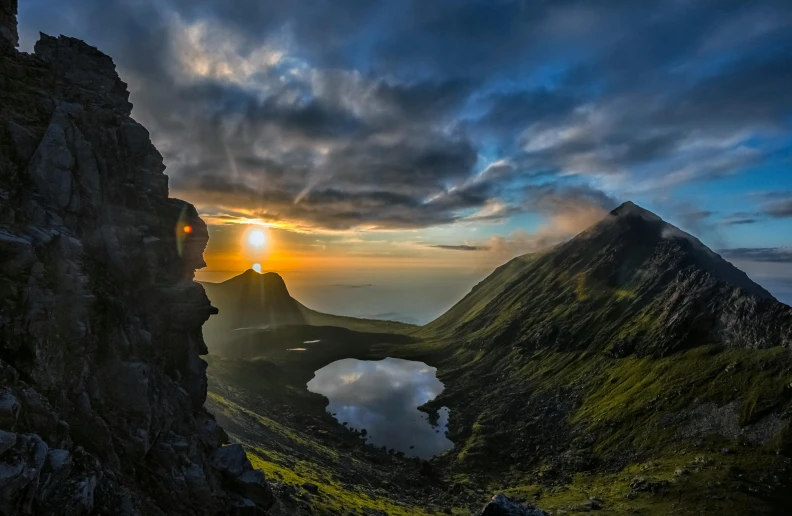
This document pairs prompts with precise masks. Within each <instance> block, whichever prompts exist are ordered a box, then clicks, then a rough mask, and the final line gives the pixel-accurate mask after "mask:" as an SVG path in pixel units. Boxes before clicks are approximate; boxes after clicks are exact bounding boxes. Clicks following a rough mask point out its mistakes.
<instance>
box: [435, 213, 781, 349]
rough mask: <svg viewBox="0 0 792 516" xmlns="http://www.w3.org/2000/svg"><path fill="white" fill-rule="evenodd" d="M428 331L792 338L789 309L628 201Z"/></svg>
mask: <svg viewBox="0 0 792 516" xmlns="http://www.w3.org/2000/svg"><path fill="white" fill-rule="evenodd" d="M422 334H423V335H432V334H440V335H449V336H452V337H458V338H461V339H463V340H465V341H470V342H477V343H481V345H483V346H497V345H499V344H503V343H507V344H509V345H516V346H520V347H523V348H526V349H554V350H572V349H576V350H586V349H589V350H595V351H598V352H608V353H611V354H613V355H615V356H626V355H628V354H631V353H637V354H639V355H646V354H653V355H665V354H668V353H671V352H674V351H678V350H681V349H688V348H691V347H694V346H697V345H702V344H723V345H726V346H733V347H742V348H771V347H774V346H788V345H790V344H792V309H790V307H788V306H786V305H784V304H782V303H780V302H778V301H776V300H775V299H774V298H773V297H772V296H771V295H770V293H769V292H767V291H766V290H765V289H763V288H762V287H760V286H759V285H757V284H756V283H754V282H753V281H751V280H750V279H749V278H748V276H746V275H745V273H743V272H742V271H740V270H739V269H737V268H736V267H734V266H733V265H731V264H730V263H729V262H727V261H726V260H724V259H723V258H721V257H720V256H718V255H717V254H716V253H714V252H713V251H711V250H710V249H708V248H707V247H706V246H705V245H704V244H702V243H701V242H700V241H699V240H698V239H696V238H695V237H693V236H691V235H689V234H688V233H685V232H684V231H682V230H680V229H678V228H676V227H674V226H672V225H671V224H668V223H667V222H665V221H663V220H662V219H661V218H659V217H658V216H656V215H655V214H653V213H651V212H649V211H647V210H645V209H643V208H640V207H639V206H636V205H635V204H633V203H631V202H627V203H625V204H623V205H622V206H620V207H618V208H617V209H615V210H613V211H612V212H611V213H610V214H609V215H608V216H606V217H605V218H604V219H603V220H602V221H601V222H599V223H597V224H595V225H594V226H592V227H591V228H589V229H587V230H585V231H583V232H582V233H581V234H579V235H578V236H577V237H575V238H573V239H572V240H570V241H568V242H566V243H564V244H561V245H559V246H557V247H555V248H553V249H551V250H549V251H547V252H545V253H542V254H532V255H526V256H523V257H520V258H516V259H515V260H512V261H511V262H509V263H508V264H506V265H504V266H502V267H500V268H499V269H497V270H496V271H495V272H494V273H493V274H492V275H491V276H489V277H488V278H487V279H485V280H484V281H483V282H481V283H480V284H479V285H477V286H476V287H475V288H474V289H473V291H472V292H471V293H470V294H469V295H468V296H466V297H465V298H464V299H462V301H460V302H459V303H458V304H457V305H455V306H454V307H453V308H451V310H449V311H448V312H447V313H446V314H444V315H443V316H441V317H440V318H438V319H437V320H435V321H433V322H432V323H430V324H429V325H427V327H426V328H424V330H423V331H422Z"/></svg>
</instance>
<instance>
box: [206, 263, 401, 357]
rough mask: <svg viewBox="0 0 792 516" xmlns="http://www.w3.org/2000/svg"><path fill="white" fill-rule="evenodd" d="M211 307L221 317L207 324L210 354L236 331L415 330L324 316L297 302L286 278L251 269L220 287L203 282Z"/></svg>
mask: <svg viewBox="0 0 792 516" xmlns="http://www.w3.org/2000/svg"><path fill="white" fill-rule="evenodd" d="M202 285H203V287H204V289H205V290H206V294H207V296H208V297H209V299H210V301H211V302H212V305H214V306H215V307H217V308H218V309H219V311H220V313H219V314H218V315H217V316H215V317H212V318H211V319H209V321H208V322H207V323H206V324H204V327H203V332H204V338H205V340H206V342H207V345H208V346H209V349H210V350H213V349H216V348H217V346H216V345H218V344H221V343H227V342H229V341H231V340H234V339H235V338H236V335H235V334H233V333H231V332H235V333H237V332H236V330H257V329H258V330H265V329H274V328H279V327H283V326H302V325H309V326H336V327H340V328H346V329H349V330H353V331H364V332H371V331H376V332H390V333H406V332H410V331H413V330H414V329H415V328H416V327H415V326H413V325H411V324H406V323H400V322H395V321H383V320H374V319H361V318H355V317H345V316H340V315H332V314H325V313H321V312H317V311H316V310H312V309H310V308H308V307H306V306H305V305H303V304H302V303H300V302H299V301H297V300H296V299H294V298H293V297H292V296H291V294H289V290H288V288H287V287H286V283H285V282H284V281H283V278H282V277H281V276H280V275H279V274H277V273H275V272H265V273H258V272H256V271H254V270H252V269H248V270H247V271H245V272H243V273H242V274H240V275H238V276H235V277H233V278H231V279H228V280H226V281H223V282H221V283H209V282H202Z"/></svg>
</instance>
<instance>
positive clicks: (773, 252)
mask: <svg viewBox="0 0 792 516" xmlns="http://www.w3.org/2000/svg"><path fill="white" fill-rule="evenodd" d="M718 252H719V253H721V254H722V255H723V256H724V257H726V258H728V259H729V260H748V261H755V262H775V263H792V247H764V248H737V249H721V250H720V251H718Z"/></svg>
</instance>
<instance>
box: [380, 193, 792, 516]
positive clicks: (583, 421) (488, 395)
mask: <svg viewBox="0 0 792 516" xmlns="http://www.w3.org/2000/svg"><path fill="white" fill-rule="evenodd" d="M513 267H514V268H515V269H516V273H515V274H513V275H511V277H510V278H509V279H508V280H507V281H505V282H504V281H501V280H500V278H499V276H501V275H502V274H503V271H502V270H499V271H496V272H495V273H494V274H493V277H491V278H488V279H487V280H485V281H484V282H482V283H481V285H480V286H479V287H477V288H476V289H474V290H473V292H471V294H470V295H469V296H468V298H466V299H464V300H462V301H461V302H460V303H458V304H457V305H456V306H455V307H454V308H453V309H452V310H451V311H449V313H448V314H446V315H444V316H443V317H441V318H440V319H438V320H437V321H435V322H434V323H432V324H430V325H429V326H428V327H427V328H425V329H424V330H422V332H421V333H420V335H421V336H423V337H424V339H423V340H422V341H421V342H416V343H412V344H408V345H405V346H399V347H395V346H394V347H392V348H391V349H390V350H383V351H382V352H383V353H386V354H387V353H390V354H393V355H396V356H401V357H404V358H407V357H410V358H420V359H422V360H424V361H427V362H428V363H429V364H430V365H433V366H436V367H438V370H439V376H440V379H441V380H442V381H443V382H444V384H445V386H446V389H445V391H444V392H443V393H442V394H441V395H440V396H439V397H438V398H437V399H436V400H433V401H432V402H430V403H429V404H428V406H427V409H428V410H432V409H434V408H437V407H440V406H448V407H450V408H451V433H450V438H451V439H452V440H453V441H454V442H455V444H456V446H455V448H454V449H453V450H452V451H451V452H449V453H448V454H446V455H445V456H444V457H443V459H442V461H443V464H444V468H445V469H444V471H445V474H446V475H447V477H448V478H456V479H458V480H459V481H460V482H463V483H469V484H470V485H481V484H488V485H490V487H491V488H492V489H506V490H507V492H509V493H511V494H518V495H521V496H524V497H527V498H531V499H533V500H534V501H536V502H537V503H538V504H540V505H541V506H542V507H543V508H544V509H552V510H558V511H569V510H587V509H591V507H592V501H591V498H592V497H595V498H596V501H595V502H593V503H594V505H598V506H600V505H601V506H603V508H604V509H607V511H608V513H609V514H632V513H638V514H657V515H661V514H720V513H730V512H731V513H737V512H739V511H741V510H750V511H753V512H754V513H757V514H787V511H788V510H789V509H790V508H791V507H792V498H790V495H789V494H788V493H789V491H788V488H789V487H790V480H789V479H790V474H789V473H790V471H791V470H790V458H789V457H790V455H791V454H792V448H791V447H790V435H792V434H790V414H792V387H790V386H792V357H791V356H790V352H789V349H788V346H789V343H790V338H791V337H792V335H791V334H790V330H791V329H792V326H791V325H790V324H791V323H792V310H791V309H790V308H789V307H787V306H786V305H783V304H781V303H779V302H777V301H776V300H775V299H773V298H772V296H770V294H768V293H767V292H766V291H765V290H764V289H762V288H761V287H759V286H758V285H756V284H754V283H752V282H751V281H750V280H749V279H748V278H747V277H746V276H745V275H744V274H743V273H742V272H741V271H739V270H737V269H736V268H734V267H733V266H731V264H729V263H728V262H726V261H724V260H722V259H721V258H720V257H718V256H717V255H716V254H715V253H713V252H712V251H710V250H708V249H707V248H706V247H705V246H704V245H703V244H701V243H700V242H699V241H698V240H696V239H695V238H693V237H691V236H690V235H687V234H685V233H683V232H681V231H680V230H678V229H677V228H674V227H673V226H671V225H669V224H666V223H665V222H663V221H662V220H661V219H659V218H658V217H656V216H655V215H654V214H651V213H649V212H647V211H645V210H642V209H641V208H638V207H637V206H635V205H632V204H627V205H624V206H622V207H620V208H619V209H617V210H615V211H614V212H613V213H612V214H611V215H610V216H609V217H608V218H606V219H605V220H604V221H602V222H601V223H599V224H597V225H595V226H593V227H592V228H590V229H588V230H586V231H584V232H583V233H581V235H579V236H578V237H576V238H575V239H573V240H571V241H570V242H567V243H566V244H562V245H560V246H558V247H556V248H554V249H552V250H550V251H548V252H547V253H544V254H542V255H539V256H535V257H532V258H531V259H530V260H529V261H526V262H524V263H521V264H520V266H519V267H515V266H513ZM487 285H496V288H495V290H497V294H496V295H484V296H482V295H481V294H480V293H479V292H478V290H479V289H481V287H486V286H487ZM757 348H758V349H757Z"/></svg>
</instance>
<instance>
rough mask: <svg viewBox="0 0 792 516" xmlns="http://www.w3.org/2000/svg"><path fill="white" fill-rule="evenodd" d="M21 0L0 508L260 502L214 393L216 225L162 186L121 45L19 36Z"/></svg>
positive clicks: (7, 32) (249, 507)
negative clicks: (221, 421) (207, 288)
mask: <svg viewBox="0 0 792 516" xmlns="http://www.w3.org/2000/svg"><path fill="white" fill-rule="evenodd" d="M15 12H16V2H15V1H14V2H8V1H7V0H2V1H1V2H0V514H3V515H5V514H66V515H70V514H86V513H95V514H125V515H136V514H155V515H156V514H189V515H198V514H212V515H214V514H232V513H233V514H235V513H239V512H244V513H245V514H263V513H264V511H265V509H266V508H267V507H268V506H269V505H270V504H271V503H272V496H271V494H270V490H269V487H268V485H267V483H266V482H265V481H264V478H263V475H262V474H261V472H260V471H255V470H253V468H252V467H251V465H250V463H249V462H248V461H247V458H246V457H245V454H244V451H243V450H242V449H241V448H239V447H238V446H233V447H221V446H222V445H223V444H224V443H225V442H226V441H227V436H226V434H225V432H224V431H223V430H222V429H221V428H220V427H219V426H218V425H217V424H216V423H215V420H214V418H213V417H212V416H211V415H210V414H209V413H208V412H207V411H206V410H205V409H204V408H203V404H204V401H205V398H206V374H205V369H206V363H205V362H204V361H203V360H201V359H200V358H199V355H201V354H205V353H206V346H205V344H204V340H203V338H202V333H201V326H202V324H203V323H204V322H205V321H206V320H207V319H208V318H209V316H210V315H211V314H212V313H215V312H216V310H215V309H214V308H213V307H212V306H211V304H210V303H209V300H208V298H207V297H206V294H205V293H204V289H203V287H202V286H201V285H199V284H198V283H196V282H194V281H193V276H194V271H195V269H197V268H200V267H202V266H204V262H203V258H202V254H203V249H204V247H205V245H206V242H207V239H208V234H207V231H206V225H205V224H204V223H203V222H202V221H201V219H200V218H198V215H197V213H196V211H195V208H194V207H193V206H192V205H190V204H188V203H186V202H184V201H180V200H177V199H169V198H168V182H167V177H166V176H165V175H164V173H163V171H164V169H165V167H164V165H163V163H162V156H161V155H160V154H159V152H157V150H156V149H155V148H154V146H153V145H152V144H151V141H150V139H149V134H148V132H147V131H146V129H145V128H143V127H142V126H141V125H140V124H138V123H137V122H135V121H134V120H132V119H131V118H130V117H129V114H130V111H131V108H132V106H131V104H130V103H129V100H128V96H129V94H128V92H127V89H126V85H125V84H124V83H123V82H122V81H121V80H120V79H119V77H118V75H117V74H116V71H115V66H114V64H113V61H112V60H111V59H110V58H109V57H107V56H105V55H104V54H102V53H101V52H99V51H98V50H97V49H95V48H93V47H90V46H88V45H86V44H85V43H83V42H82V41H78V40H75V39H71V38H66V37H63V36H61V37H59V38H52V37H49V36H45V35H42V38H41V40H40V41H39V42H38V43H37V44H36V47H35V49H36V52H35V54H33V55H28V54H22V53H19V52H17V51H16V49H15V48H14V47H15V43H16V21H15V16H14V14H15ZM186 226H190V228H191V230H186V231H185V229H184V228H185V227H186ZM229 463H232V464H233V468H231V467H228V464H229Z"/></svg>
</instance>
